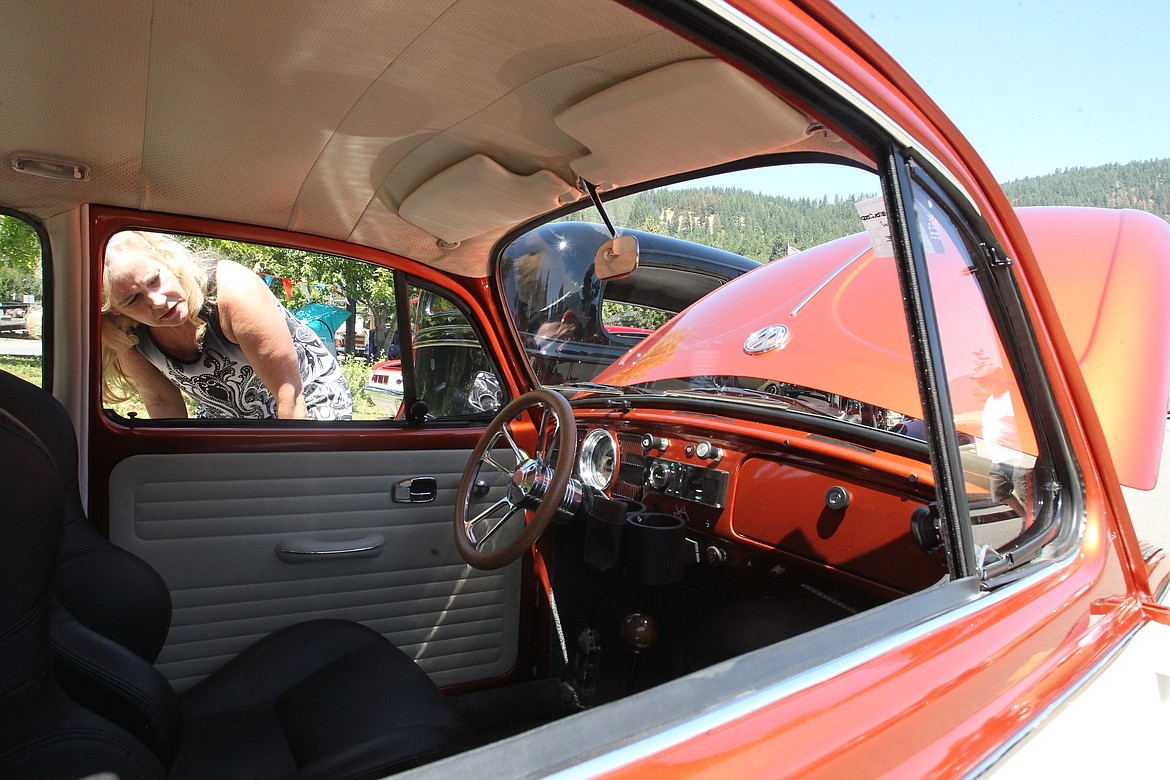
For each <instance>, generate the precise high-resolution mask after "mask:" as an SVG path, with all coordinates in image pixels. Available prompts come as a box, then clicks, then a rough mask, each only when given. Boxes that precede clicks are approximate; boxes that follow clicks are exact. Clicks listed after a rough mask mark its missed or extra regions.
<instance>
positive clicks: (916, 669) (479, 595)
mask: <svg viewBox="0 0 1170 780" xmlns="http://www.w3.org/2000/svg"><path fill="white" fill-rule="evenodd" d="M5 21H6V23H5V25H4V26H3V27H0V56H2V57H4V65H5V67H4V68H2V69H0V100H2V101H3V103H4V105H5V106H6V114H5V122H4V123H2V124H0V147H2V149H3V153H4V157H5V159H6V160H7V161H8V163H9V164H7V165H5V166H3V168H2V169H0V205H2V207H3V209H4V212H5V213H6V214H8V215H10V216H12V217H13V218H19V219H23V220H27V221H28V222H30V223H35V224H36V225H37V226H38V227H39V228H40V229H41V231H43V232H42V233H40V234H43V235H45V236H47V237H48V239H49V240H50V241H51V247H52V252H51V253H50V252H49V251H48V248H49V247H48V246H45V247H44V250H45V251H44V254H45V261H44V262H45V264H46V267H45V269H44V270H45V273H44V278H45V279H46V280H48V281H47V284H48V288H47V289H46V290H45V296H46V307H47V308H48V310H49V311H51V312H52V313H53V325H54V327H53V328H52V329H51V330H50V336H51V337H52V341H51V343H50V342H46V343H45V344H44V347H45V354H46V355H49V356H51V357H52V360H51V361H46V363H47V365H48V366H49V369H51V370H47V372H46V378H47V380H48V381H46V384H47V388H46V391H47V392H51V393H52V395H53V397H54V398H56V399H59V400H58V401H54V400H52V399H51V398H47V397H45V396H43V395H39V394H36V393H33V392H32V391H30V390H29V389H28V388H25V387H23V386H22V385H19V384H18V383H13V382H9V381H7V380H6V379H4V378H3V377H0V380H2V381H0V410H2V413H0V436H3V437H4V441H5V442H6V443H7V445H11V453H13V454H12V457H14V458H18V459H19V460H18V462H17V463H16V464H15V465H14V467H13V468H17V467H19V468H21V469H24V468H32V467H34V466H35V467H36V469H37V474H38V477H37V480H36V481H35V484H34V483H33V480H31V479H30V480H26V481H22V482H14V481H9V482H7V483H5V484H4V487H3V490H4V491H5V492H4V497H5V500H4V501H3V502H0V529H2V530H3V532H4V534H5V536H4V538H5V540H6V543H5V544H3V545H0V556H3V557H0V588H2V589H3V593H4V595H5V599H4V600H3V604H4V605H5V607H4V609H2V610H0V654H2V655H0V657H2V659H3V661H4V669H5V675H6V676H5V677H4V678H3V680H6V681H8V683H7V684H5V685H0V775H2V776H5V777H34V776H46V775H48V776H52V775H53V774H54V772H55V773H56V774H57V775H61V776H87V775H90V774H95V773H98V772H110V773H114V774H118V775H119V776H120V777H124V778H133V777H150V778H153V777H166V776H169V777H206V776H217V777H248V778H253V777H285V776H294V775H305V776H308V775H312V776H323V777H332V778H341V777H355V778H356V777H380V776H387V775H390V774H394V773H402V776H405V777H464V776H467V775H468V774H469V773H475V774H477V775H482V776H493V777H495V776H499V777H511V776H524V777H548V776H561V777H593V776H606V777H611V778H634V777H646V776H654V777H672V778H683V777H714V776H718V777H753V776H759V775H767V776H773V777H802V778H807V777H832V778H838V777H951V776H955V777H975V776H983V775H988V774H991V773H998V774H1000V775H1001V776H1011V774H1012V773H1013V772H1023V773H1031V774H1030V775H1029V776H1035V774H1036V772H1037V770H1036V768H1035V767H1037V766H1039V767H1042V769H1043V772H1048V773H1051V774H1065V775H1070V776H1071V775H1072V774H1073V773H1074V770H1075V771H1076V772H1077V773H1078V775H1079V774H1083V773H1085V772H1087V771H1093V772H1099V773H1105V772H1112V771H1116V769H1117V767H1116V765H1115V764H1114V762H1115V761H1118V760H1121V758H1122V757H1124V758H1125V759H1126V760H1131V761H1132V762H1133V763H1135V764H1136V766H1135V767H1134V770H1135V771H1134V773H1135V774H1137V773H1139V772H1140V773H1142V774H1145V775H1148V776H1155V775H1157V774H1158V772H1160V771H1161V769H1162V768H1163V765H1164V760H1163V759H1162V758H1161V756H1160V755H1159V754H1158V752H1157V751H1156V750H1149V749H1148V746H1150V745H1157V744H1159V742H1158V740H1159V739H1161V738H1163V737H1164V733H1165V723H1166V713H1165V698H1166V696H1165V687H1166V686H1165V681H1166V679H1168V678H1170V668H1168V667H1167V661H1166V659H1167V658H1170V611H1168V610H1167V605H1166V598H1167V590H1168V587H1170V560H1168V559H1167V556H1166V554H1165V552H1164V551H1163V550H1160V549H1158V548H1157V547H1156V546H1153V545H1150V544H1146V543H1143V542H1142V541H1141V540H1139V539H1138V537H1137V534H1136V533H1135V530H1134V527H1133V524H1132V523H1131V521H1130V518H1129V514H1128V510H1127V508H1126V504H1125V501H1124V499H1123V497H1122V493H1121V486H1123V485H1126V486H1130V487H1137V488H1149V487H1151V486H1152V485H1153V484H1154V482H1155V481H1156V479H1157V473H1158V467H1159V463H1160V458H1161V446H1162V439H1163V435H1164V420H1165V417H1164V414H1165V412H1164V409H1165V399H1166V397H1167V386H1168V384H1170V348H1168V346H1170V345H1168V344H1167V340H1168V338H1170V226H1168V225H1167V223H1166V222H1164V221H1163V220H1160V219H1158V218H1156V217H1154V216H1152V215H1150V214H1146V213H1141V212H1136V211H1130V210H1117V211H1104V210H1069V209H1035V210H1033V209H1022V210H1019V211H1017V210H1015V209H1013V208H1011V206H1010V205H1009V203H1008V201H1007V199H1006V198H1005V196H1004V195H1003V192H1002V191H1001V190H1000V188H999V185H998V184H997V183H996V182H995V181H994V179H993V177H992V176H991V175H990V173H989V172H988V171H987V169H986V166H985V165H984V164H983V163H982V162H981V160H980V159H979V157H978V155H977V154H976V152H975V151H974V150H973V149H972V148H971V147H970V145H969V144H968V143H967V141H966V140H965V139H964V138H963V137H962V135H961V134H960V132H959V131H958V130H957V129H956V128H955V127H954V126H953V125H952V123H951V122H950V121H949V120H948V119H947V118H946V117H945V116H944V115H943V114H942V113H941V111H940V110H939V109H938V107H937V106H935V105H934V103H933V102H932V101H931V100H930V99H929V98H928V97H927V96H926V95H925V93H924V92H923V91H922V89H921V88H920V87H919V86H918V85H917V84H915V83H914V82H913V81H912V80H911V79H910V78H909V76H907V75H906V74H905V73H904V72H903V70H902V69H901V68H900V67H899V66H898V65H897V64H896V63H894V62H893V61H892V60H891V59H890V58H889V56H888V55H887V54H885V53H884V52H883V51H882V50H881V49H880V47H878V46H877V45H876V44H875V43H874V42H873V41H871V40H870V39H869V38H868V37H867V36H866V35H865V34H864V33H863V32H862V31H861V30H860V29H859V28H858V27H857V26H856V25H854V24H853V23H852V22H851V21H850V20H849V19H847V18H846V17H845V16H844V15H842V14H841V13H840V12H839V11H838V10H837V9H836V8H835V7H834V6H832V5H831V4H830V3H829V2H826V1H825V0H777V2H774V3H767V4H751V3H734V4H729V3H724V2H705V1H704V2H676V3H668V4H662V3H644V2H634V1H631V2H622V3H615V2H610V1H609V0H573V2H559V1H558V2H550V1H549V0H501V1H500V2H490V3H486V2H481V1H480V0H454V1H453V2H452V0H442V1H441V2H416V3H400V2H385V3H374V4H332V5H330V6H328V7H327V8H324V7H322V5H321V4H320V3H315V2H309V0H288V2H285V3H283V4H282V5H281V13H280V14H275V15H274V14H272V13H271V9H269V8H267V7H258V6H253V5H251V4H230V5H229V4H222V5H217V4H196V5H192V4H190V3H185V2H178V1H177V0H153V2H151V3H118V4H113V5H109V4H94V3H84V2H80V0H51V1H50V2H48V3H39V4H26V5H20V4H16V5H14V6H13V7H11V8H9V9H8V13H7V14H6V19H5ZM940 34H945V29H940ZM972 67H978V63H977V61H976V60H973V62H972ZM61 84H68V85H69V88H68V89H66V90H62V89H60V88H59V85H61ZM31 96H35V100H34V98H33V97H31ZM34 105H35V110H34V109H33V106H34ZM1010 119H1011V118H1010V117H1006V118H1005V122H1004V123H1003V124H1004V132H1013V133H1022V132H1027V128H1026V127H1021V126H1020V125H1019V123H1014V122H1011V121H1010ZM30 174H33V175H30ZM761 181H762V182H765V183H766V184H767V187H768V189H769V190H772V189H775V190H777V191H781V190H782V191H785V192H795V193H797V194H796V195H795V196H794V197H790V198H780V197H774V196H766V197H765V196H761V197H752V198H748V197H745V193H747V192H748V190H749V189H751V188H752V187H753V186H756V187H757V188H758V185H753V184H752V183H754V182H755V183H758V182H761ZM125 230H139V231H158V232H163V233H168V234H175V235H180V236H183V235H189V236H195V237H201V238H207V237H212V238H216V239H222V240H224V241H231V242H233V246H235V247H237V248H238V249H239V251H240V252H241V256H245V255H246V253H247V249H248V247H252V248H254V250H255V254H257V255H258V256H272V255H273V254H274V253H279V254H280V255H281V256H282V257H286V258H292V259H295V260H296V261H297V262H298V263H300V264H301V265H300V266H299V267H303V268H304V269H305V270H304V272H303V276H304V277H305V279H304V281H305V282H306V283H316V282H319V281H322V280H332V279H334V277H335V275H336V274H340V273H341V271H339V270H337V269H343V270H344V271H345V273H346V274H349V282H348V283H347V285H346V288H345V289H347V290H349V291H350V294H352V295H354V296H355V299H356V297H357V295H358V294H359V293H360V294H361V295H365V296H367V297H368V296H370V295H374V294H376V295H378V296H380V297H379V298H378V299H377V301H376V302H377V303H379V304H386V306H387V307H388V308H392V309H393V313H394V321H395V322H396V323H397V324H396V327H397V329H398V332H399V334H400V339H401V341H402V343H403V345H404V348H403V350H402V352H401V355H400V356H399V357H398V358H397V359H398V361H399V362H398V365H397V366H396V367H395V366H393V365H391V364H390V363H379V364H376V365H375V370H374V376H375V378H378V377H385V379H386V380H387V381H386V382H384V383H383V382H381V381H374V382H372V383H371V384H370V385H368V389H367V393H370V394H373V395H375V396H376V395H379V394H381V389H380V388H381V387H385V388H386V390H387V391H388V392H386V393H385V398H386V399H387V400H388V401H389V404H388V405H387V406H386V409H387V410H389V409H391V408H393V403H394V402H395V400H396V399H397V396H394V395H393V394H392V393H391V392H389V391H391V390H392V389H393V387H395V386H396V385H397V383H398V382H399V380H400V381H401V394H400V395H401V401H400V405H399V406H398V408H397V409H396V410H395V414H394V415H393V416H391V415H390V414H389V413H387V414H386V418H388V419H378V420H352V421H296V420H278V421H242V420H241V421H234V420H226V421H224V420H221V421H200V420H190V419H147V418H144V417H142V416H140V415H138V414H136V413H130V412H120V411H119V410H118V409H119V408H120V407H116V406H115V405H113V404H111V403H109V402H108V401H107V400H106V399H105V398H104V396H103V394H102V391H101V385H102V382H101V378H102V375H101V372H102V365H101V360H100V357H99V356H100V353H101V347H102V343H103V342H102V339H103V334H102V333H101V332H100V329H99V327H98V316H97V312H98V311H99V310H100V307H101V290H100V285H101V275H102V274H101V267H102V263H103V259H104V254H105V250H106V246H107V245H108V243H109V242H110V241H111V239H112V238H113V237H114V236H115V235H116V234H117V233H119V232H120V231H125ZM749 256H750V257H751V258H755V259H748V258H749ZM338 260H344V261H345V262H344V263H340V262H337V261H338ZM355 268H356V270H355ZM366 270H368V271H369V273H368V274H367V273H365V271H366ZM290 273H291V272H290ZM375 277H376V278H377V281H378V284H377V286H375V285H372V284H370V285H368V286H367V287H365V288H361V285H363V284H364V283H365V282H367V281H369V279H372V278H375ZM291 281H294V280H291V279H290V282H291ZM295 281H297V282H298V283H299V282H300V281H301V280H300V279H298V280H295ZM359 288H361V289H359ZM330 289H332V288H330ZM371 290H374V291H376V293H375V292H371ZM391 303H392V304H393V306H392V307H390V304H391ZM111 336H116V334H106V337H111ZM369 388H373V389H372V390H371V389H369ZM355 389H356V388H355ZM9 392H11V395H9V394H8V393H9ZM22 393H23V395H22ZM30 393H31V394H30ZM13 398H19V399H20V400H19V401H14V400H12V399H13ZM34 399H35V401H36V402H35V403H34ZM390 399H395V400H390ZM62 407H63V408H64V411H62V410H61V408H62ZM33 409H40V410H49V411H46V412H45V413H44V414H39V413H38V414H34V413H33V412H32V411H31V410H33ZM66 418H68V419H66ZM46 419H52V420H58V421H60V422H62V425H61V427H59V428H54V429H53V431H52V432H51V433H50V434H45V433H44V432H43V426H44V423H45V420H46ZM74 436H76V441H77V444H78V453H77V456H76V457H75V456H74V455H73V452H72V449H71V448H70V444H69V443H70V442H72V441H73V437H74ZM7 445H6V446H7ZM62 448H63V449H62ZM52 452H57V453H64V454H57V455H53V454H51V453H52ZM75 461H77V462H78V464H79V465H80V469H75V468H74V465H75ZM8 470H9V471H12V470H13V469H8ZM22 473H23V472H22ZM75 481H76V482H77V484H78V486H77V487H76V488H74V487H72V486H73V484H74V482H75ZM55 485H56V486H58V487H57V488H56V489H54V487H53V486H55ZM46 486H49V487H46ZM58 493H61V494H63V495H62V496H58ZM59 498H60V499H63V500H60V501H59V500H58V499H59ZM66 510H68V512H66ZM86 516H88V520H89V523H90V524H91V525H92V526H93V528H92V530H90V529H88V526H87V525H86V519H85V518H86ZM66 519H68V520H69V524H68V526H67V527H66V526H65V520H66ZM63 527H64V528H65V530H64V531H62V530H61V529H62V528H63ZM79 529H81V530H79ZM58 533H68V534H82V535H83V541H84V542H85V545H84V546H85V547H86V548H87V549H88V548H93V549H97V550H101V551H102V552H103V553H109V555H106V556H104V557H105V559H106V560H118V561H123V562H126V561H129V562H130V565H133V567H134V571H135V572H136V574H135V577H136V579H135V580H134V582H136V583H138V584H137V585H136V586H135V587H123V586H121V585H119V584H118V583H119V582H120V581H116V580H114V579H113V578H112V577H110V578H107V576H106V575H105V574H104V573H103V574H88V575H87V576H85V577H83V578H82V581H83V583H84V585H85V587H84V588H83V593H82V594H81V596H82V598H77V599H73V598H69V597H68V593H67V592H66V591H67V586H68V585H69V584H70V581H71V580H72V579H73V578H72V577H71V576H70V573H71V572H75V571H76V568H71V566H72V564H73V563H74V558H73V557H72V554H71V553H68V554H65V555H63V556H58V555H57V554H56V550H57V549H58V545H59V544H60V540H59V538H58V536H57V534H58ZM69 549H70V550H73V549H74V548H73V547H70V548H69ZM105 571H106V569H105V568H103V569H102V572H105ZM154 573H157V578H156V577H155V576H154ZM147 581H150V582H153V583H155V584H157V585H158V586H159V592H158V594H157V598H155V599H154V600H153V602H154V603H153V605H147V604H143V603H142V601H141V600H140V598H141V597H142V595H143V594H144V593H145V592H147V591H148V589H147V588H146V587H144V584H145V583H146V582H147ZM140 586H142V587H140ZM104 588H106V589H108V590H109V591H110V593H109V594H107V593H106V591H105V590H104ZM91 602H96V608H95V611H96V612H97V613H98V617H100V618H101V619H102V624H101V626H100V627H98V626H97V625H96V624H95V622H94V621H91V620H89V614H88V613H86V611H85V608H86V607H87V606H93V604H91ZM50 605H52V610H53V614H52V615H51V616H50ZM151 606H153V609H148V607H151ZM50 617H51V618H52V620H50ZM151 628H153V629H155V630H148V629H151ZM302 632H304V633H302ZM95 634H96V636H95ZM144 636H149V637H150V638H151V641H145V642H144V641H142V638H143V637H144ZM302 636H307V637H310V638H311V640H312V641H298V640H297V638H298V637H302ZM4 637H9V639H4ZM79 637H81V638H83V639H86V640H88V641H89V644H87V645H85V646H84V647H81V648H80V649H79V648H78V646H77V645H75V644H74V642H75V641H77V640H78V638H79ZM290 637H291V638H292V640H290ZM338 637H347V639H339V638H338ZM353 637H360V638H361V639H360V647H358V648H354V647H353V646H352V645H351V644H350V642H351V641H356V640H353V639H352V638H353ZM155 639H157V641H154V640H155ZM144 645H145V646H144ZM54 653H55V654H54ZM266 658H276V659H277V663H276V664H275V666H268V665H267V664H266V662H265V659H266ZM54 665H55V668H56V669H57V670H58V671H56V672H55V673H54V674H52V675H50V674H48V671H47V670H49V669H50V668H52V667H54ZM127 665H128V668H129V669H130V670H131V672H130V673H128V674H127V673H126V669H127ZM355 672H357V676H356V677H355V676H354V673H355ZM254 674H255V675H258V676H259V677H260V678H262V679H263V680H264V681H265V682H264V684H257V683H256V682H255V680H256V679H257V677H256V676H253V675H254ZM111 680H113V681H114V683H115V684H114V685H113V686H109V685H106V682H108V681H111ZM141 681H145V682H146V683H147V684H146V686H145V687H139V686H134V687H132V688H131V690H132V695H124V692H125V691H126V690H127V689H126V687H125V686H123V685H122V683H123V682H126V683H127V684H129V683H136V682H141ZM94 686H97V688H96V693H95V687H94ZM403 690H406V691H408V693H405V694H404V693H401V691H403ZM1102 712H1107V713H1108V728H1107V730H1103V729H1102V721H1101V713H1102ZM90 734H98V735H101V739H88V735H90ZM78 735H82V736H86V737H87V739H85V740H79V741H77V742H69V743H68V746H69V749H68V750H64V749H62V748H61V747H60V745H61V744H63V743H62V742H61V740H71V739H74V738H75V737H77V736H78ZM1088 745H1092V746H1101V745H1104V746H1106V747H1103V748H1101V749H1094V750H1090V749H1087V748H1086V746H1088ZM110 746H114V747H113V748H111V747H110ZM1106 748H1108V749H1106ZM62 766H64V767H65V768H64V769H60V771H58V769H59V767H62ZM1017 767H1018V769H1017ZM66 769H67V770H68V771H66Z"/></svg>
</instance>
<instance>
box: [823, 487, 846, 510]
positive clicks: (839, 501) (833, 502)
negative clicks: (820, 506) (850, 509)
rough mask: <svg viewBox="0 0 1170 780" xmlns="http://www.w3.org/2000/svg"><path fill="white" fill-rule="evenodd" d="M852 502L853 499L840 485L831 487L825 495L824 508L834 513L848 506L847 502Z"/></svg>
mask: <svg viewBox="0 0 1170 780" xmlns="http://www.w3.org/2000/svg"><path fill="white" fill-rule="evenodd" d="M852 500H853V497H852V496H850V495H849V491H848V490H846V489H845V488H843V487H841V486H840V485H833V487H831V488H829V489H828V491H826V493H825V506H827V507H828V508H829V509H832V510H835V511H840V510H842V509H844V508H845V507H847V506H849V502H850V501H852Z"/></svg>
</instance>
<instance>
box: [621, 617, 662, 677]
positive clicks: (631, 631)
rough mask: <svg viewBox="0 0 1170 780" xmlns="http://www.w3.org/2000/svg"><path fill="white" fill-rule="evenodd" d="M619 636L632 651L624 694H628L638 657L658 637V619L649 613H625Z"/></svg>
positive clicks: (636, 667)
mask: <svg viewBox="0 0 1170 780" xmlns="http://www.w3.org/2000/svg"><path fill="white" fill-rule="evenodd" d="M621 637H622V641H623V642H625V643H626V644H627V645H628V646H629V648H630V650H632V651H633V653H634V660H633V661H631V662H630V676H629V677H628V678H627V679H626V695H627V696H628V695H629V694H630V691H631V690H632V689H633V687H634V676H635V674H637V671H638V657H639V656H641V655H642V653H643V652H645V651H646V650H649V649H650V646H651V645H653V644H654V642H655V641H656V640H657V639H658V621H656V620H655V619H654V618H652V617H650V616H649V615H643V614H642V613H641V612H634V613H632V614H629V615H626V618H625V620H623V621H622V630H621Z"/></svg>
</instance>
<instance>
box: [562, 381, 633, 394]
mask: <svg viewBox="0 0 1170 780" xmlns="http://www.w3.org/2000/svg"><path fill="white" fill-rule="evenodd" d="M545 387H547V388H548V389H550V390H568V391H571V392H581V393H604V394H605V395H654V394H655V393H654V391H652V390H647V389H646V388H644V387H634V386H633V385H603V384H601V383H600V382H565V383H562V384H559V385H545Z"/></svg>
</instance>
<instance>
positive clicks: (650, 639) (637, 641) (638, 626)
mask: <svg viewBox="0 0 1170 780" xmlns="http://www.w3.org/2000/svg"><path fill="white" fill-rule="evenodd" d="M656 639H658V621H656V620H655V619H654V618H652V617H650V616H649V615H643V614H642V613H641V612H635V613H633V614H631V615H626V619H625V620H623V621H622V641H623V642H625V643H626V644H627V645H629V646H630V647H631V648H632V649H633V650H634V652H635V653H640V652H642V651H643V650H648V649H649V648H650V645H652V644H654V641H655V640H656Z"/></svg>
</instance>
